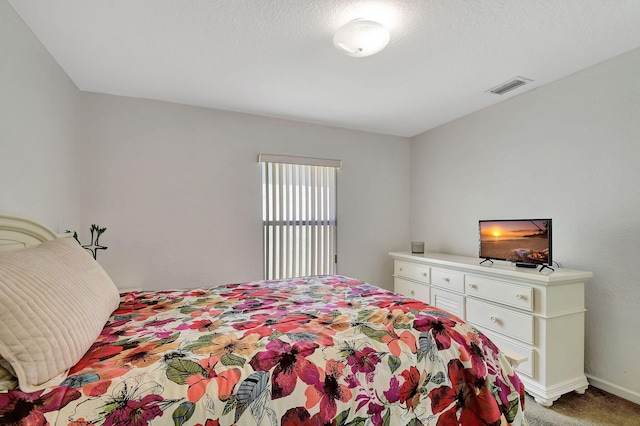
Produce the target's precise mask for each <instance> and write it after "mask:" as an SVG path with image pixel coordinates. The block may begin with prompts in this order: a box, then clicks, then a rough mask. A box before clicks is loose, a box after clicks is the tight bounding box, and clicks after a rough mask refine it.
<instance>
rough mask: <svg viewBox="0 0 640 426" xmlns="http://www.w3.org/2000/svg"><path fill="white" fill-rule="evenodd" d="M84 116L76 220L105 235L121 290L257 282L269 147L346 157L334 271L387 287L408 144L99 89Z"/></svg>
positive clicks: (399, 227)
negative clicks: (262, 162)
mask: <svg viewBox="0 0 640 426" xmlns="http://www.w3.org/2000/svg"><path fill="white" fill-rule="evenodd" d="M81 110H82V113H81V116H80V123H81V125H80V128H81V131H80V136H79V137H80V139H81V140H82V151H81V154H82V164H83V177H82V189H81V195H82V201H83V203H82V209H83V214H84V215H85V217H86V218H88V219H90V220H91V222H92V223H97V224H99V225H101V226H106V227H107V228H108V230H107V232H106V233H105V234H104V235H103V237H102V238H101V243H104V244H105V245H107V246H109V249H108V252H105V253H104V254H102V253H101V254H100V255H99V256H100V257H99V260H100V261H101V263H102V264H103V266H104V267H105V269H106V270H107V272H109V274H110V275H111V276H112V278H113V279H114V281H115V282H116V283H117V284H118V285H119V286H120V287H122V288H126V287H137V286H143V287H144V288H147V289H151V288H169V287H185V286H199V285H210V284H220V283H224V282H237V281H244V280H255V279H261V278H262V227H261V225H262V222H261V220H262V193H261V191H262V188H261V175H260V166H259V164H258V163H257V158H258V154H259V153H261V152H264V153H270V154H286V155H297V156H309V157H320V158H335V159H340V160H342V161H343V167H342V169H340V171H339V174H338V273H340V274H343V275H349V276H354V277H358V278H360V279H363V280H366V281H369V282H371V283H374V284H378V285H380V286H383V287H386V288H389V289H390V288H392V285H393V281H392V273H393V265H392V262H391V260H390V259H389V257H388V255H387V253H388V251H389V250H393V249H399V248H402V247H406V246H407V244H408V243H407V241H408V239H409V227H408V222H409V212H408V209H407V205H408V204H409V171H408V168H407V165H408V164H409V141H408V140H407V139H405V138H400V137H391V136H383V135H376V134H369V133H364V132H356V131H348V130H341V129H335V128H330V127H323V126H317V125H310V124H302V123H293V122H288V121H283V120H276V119H271V118H263V117H257V116H252V115H246V114H238V113H231V112H223V111H217V110H210V109H204V108H196V107H188V106H183V105H177V104H171V103H164V102H157V101H148V100H142V99H133V98H125V97H117V96H109V95H99V94H86V93H85V94H83V95H82V107H81Z"/></svg>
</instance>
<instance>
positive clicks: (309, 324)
mask: <svg viewBox="0 0 640 426" xmlns="http://www.w3.org/2000/svg"><path fill="white" fill-rule="evenodd" d="M0 298H1V300H0V301H1V304H0V320H1V322H0V389H2V391H0V424H9V425H12V424H15V425H41V424H51V425H73V426H81V425H164V424H174V425H200V426H214V425H232V424H237V425H283V426H285V425H336V426H347V425H349V426H356V425H412V426H413V425H415V426H418V425H457V424H463V425H476V424H477V425H500V424H502V425H523V424H526V423H525V420H524V414H523V407H524V402H523V401H524V389H523V386H522V385H521V383H520V380H519V379H518V377H517V375H516V373H515V372H514V371H513V369H512V367H511V365H510V364H509V362H508V359H507V358H506V357H505V356H504V355H503V354H502V353H501V352H500V351H499V350H498V349H497V347H496V346H495V345H494V344H493V343H492V342H491V341H489V340H488V339H487V338H486V337H485V336H483V335H482V334H481V333H479V332H478V331H477V330H476V329H474V328H473V327H472V326H470V325H468V324H466V323H464V322H463V321H462V320H460V319H459V318H457V317H455V316H453V315H451V314H449V313H447V312H445V311H443V310H440V309H437V308H435V307H431V306H428V305H426V304H424V303H422V302H420V301H417V300H414V299H410V298H406V297H403V296H400V295H398V294H395V293H392V292H389V291H386V290H383V289H381V288H378V287H375V286H373V285H370V284H367V283H364V282H362V281H360V280H357V279H354V278H349V277H345V276H338V275H336V276H317V277H315V276H314V277H300V278H292V279H284V280H276V281H255V282H244V283H234V284H227V285H220V286H213V287H206V288H187V289H176V290H163V291H135V292H128V293H122V294H119V293H118V291H117V290H116V286H115V285H114V283H113V282H112V281H111V279H110V278H109V276H108V275H107V274H106V272H105V271H104V270H103V269H102V268H101V267H100V265H99V264H98V263H97V262H96V261H95V260H94V259H93V257H92V256H91V255H90V254H89V253H88V252H87V251H86V250H84V249H83V248H82V247H80V246H79V245H78V243H77V242H76V241H75V240H74V239H73V238H68V237H66V236H59V235H56V233H55V232H53V231H52V230H51V229H49V228H47V227H46V226H43V225H41V224H38V223H37V222H34V221H32V220H30V219H27V218H24V217H21V216H17V215H13V214H7V213H2V214H0Z"/></svg>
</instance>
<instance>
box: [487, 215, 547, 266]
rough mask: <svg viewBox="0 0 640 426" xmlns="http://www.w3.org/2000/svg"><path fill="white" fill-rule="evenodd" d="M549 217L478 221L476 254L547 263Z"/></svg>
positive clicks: (494, 257)
mask: <svg viewBox="0 0 640 426" xmlns="http://www.w3.org/2000/svg"><path fill="white" fill-rule="evenodd" d="M550 225H551V224H550V221H549V220H547V219H545V220H497V221H480V257H483V258H488V259H501V260H510V261H513V262H525V263H549V249H550V247H549V233H550Z"/></svg>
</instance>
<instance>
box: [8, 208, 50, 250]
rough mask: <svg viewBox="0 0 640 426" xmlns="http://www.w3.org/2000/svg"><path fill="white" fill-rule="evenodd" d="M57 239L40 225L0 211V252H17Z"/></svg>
mask: <svg viewBox="0 0 640 426" xmlns="http://www.w3.org/2000/svg"><path fill="white" fill-rule="evenodd" d="M58 237H59V235H58V234H56V233H55V232H54V231H53V230H52V229H51V228H49V227H47V226H45V225H43V224H41V223H38V222H36V221H34V220H32V219H29V218H27V217H24V216H21V215H18V214H16V213H9V212H4V211H1V210H0V251H9V250H17V249H21V248H25V247H28V246H32V245H35V244H38V243H41V242H43V241H48V240H53V239H55V238H58Z"/></svg>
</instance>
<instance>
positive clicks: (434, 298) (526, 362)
mask: <svg viewBox="0 0 640 426" xmlns="http://www.w3.org/2000/svg"><path fill="white" fill-rule="evenodd" d="M389 255H390V256H391V257H392V258H393V259H394V286H395V291H396V292H397V293H401V294H404V295H406V296H409V297H413V298H415V299H419V300H422V301H425V302H427V303H429V304H431V305H433V306H437V307H439V308H442V309H445V310H447V311H449V312H451V313H453V314H455V315H457V316H459V317H460V318H462V319H464V320H466V321H467V322H469V323H471V324H473V325H474V326H476V328H478V329H479V330H480V331H482V332H483V333H484V334H485V335H487V336H488V337H489V338H490V339H491V340H492V341H493V342H494V343H495V344H496V345H498V347H500V348H501V349H503V350H504V351H505V353H506V354H507V356H508V357H509V358H510V359H511V360H512V361H513V363H514V365H515V364H517V367H516V370H517V371H518V376H519V377H520V379H521V380H522V382H523V383H524V385H525V389H526V391H527V393H529V394H530V395H531V396H533V397H534V398H535V400H536V402H538V403H539V404H542V405H545V406H551V404H553V401H555V400H556V399H558V398H559V397H560V396H561V395H562V394H565V393H568V392H571V391H576V392H578V393H583V392H584V391H585V390H586V389H587V387H588V382H587V378H586V377H585V375H584V315H585V307H584V287H585V282H586V281H587V280H589V279H590V278H591V277H592V275H593V274H592V273H591V272H585V271H575V270H569V269H562V268H556V269H555V272H552V271H551V270H549V269H545V270H543V271H542V272H539V271H538V269H528V268H516V267H515V266H514V265H512V264H510V263H507V262H495V263H494V264H490V263H489V262H485V264H483V265H480V264H479V263H480V259H478V258H474V257H463V256H454V255H448V254H441V253H425V254H411V253H402V252H393V253H389Z"/></svg>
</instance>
